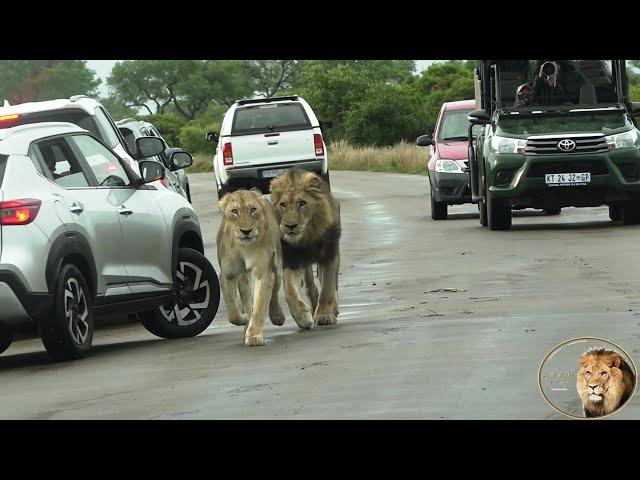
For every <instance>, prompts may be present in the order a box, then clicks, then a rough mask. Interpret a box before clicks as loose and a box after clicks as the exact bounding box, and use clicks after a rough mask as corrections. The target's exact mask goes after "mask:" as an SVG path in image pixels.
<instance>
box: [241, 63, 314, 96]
mask: <svg viewBox="0 0 640 480" xmlns="http://www.w3.org/2000/svg"><path fill="white" fill-rule="evenodd" d="M250 65H251V69H252V77H253V82H254V88H255V91H256V93H258V94H259V95H262V96H264V97H273V96H275V95H276V94H277V93H278V92H281V91H284V90H291V89H294V88H295V87H296V86H297V82H298V77H299V76H300V72H301V71H302V65H303V62H302V61H299V60H254V61H252V62H251V63H250Z"/></svg>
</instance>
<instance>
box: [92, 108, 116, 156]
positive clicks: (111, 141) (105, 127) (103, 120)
mask: <svg viewBox="0 0 640 480" xmlns="http://www.w3.org/2000/svg"><path fill="white" fill-rule="evenodd" d="M96 120H97V121H98V125H100V129H101V130H102V131H103V133H104V135H103V136H102V137H103V138H104V141H105V143H106V144H107V145H109V146H110V147H111V148H114V147H115V146H116V145H118V144H119V143H120V139H119V138H118V134H117V133H116V132H115V131H114V129H113V126H112V125H111V123H110V122H109V119H108V118H107V116H106V115H105V113H104V111H103V110H102V108H100V107H96Z"/></svg>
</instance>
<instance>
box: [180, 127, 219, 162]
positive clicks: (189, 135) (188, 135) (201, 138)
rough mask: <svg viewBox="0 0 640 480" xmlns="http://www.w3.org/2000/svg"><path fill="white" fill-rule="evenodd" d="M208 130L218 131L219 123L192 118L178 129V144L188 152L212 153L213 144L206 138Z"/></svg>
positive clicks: (213, 149)
mask: <svg viewBox="0 0 640 480" xmlns="http://www.w3.org/2000/svg"><path fill="white" fill-rule="evenodd" d="M208 132H218V133H220V124H219V123H205V122H203V121H198V120H194V121H192V122H189V123H188V124H187V125H185V126H184V127H182V129H181V130H180V136H179V139H180V146H181V147H182V148H184V149H185V150H186V151H187V152H190V153H194V154H195V153H207V152H211V153H213V152H214V151H215V144H212V143H209V142H208V141H207V140H206V134H207V133H208Z"/></svg>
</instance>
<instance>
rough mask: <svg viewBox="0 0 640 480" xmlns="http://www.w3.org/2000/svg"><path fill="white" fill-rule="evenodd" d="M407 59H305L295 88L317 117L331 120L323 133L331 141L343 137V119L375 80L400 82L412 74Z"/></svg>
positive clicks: (412, 68)
mask: <svg viewBox="0 0 640 480" xmlns="http://www.w3.org/2000/svg"><path fill="white" fill-rule="evenodd" d="M414 70H415V62H413V61H411V60H349V61H343V60H314V61H306V62H305V63H304V65H303V68H302V72H301V73H300V77H299V86H298V88H297V90H298V92H299V94H300V95H302V96H303V97H304V98H305V99H306V100H307V101H309V103H310V104H311V105H312V106H313V109H314V110H315V112H316V114H317V115H318V117H319V118H320V119H321V120H330V121H332V122H333V129H332V130H330V131H328V132H327V137H328V138H330V139H332V140H337V139H340V138H346V136H347V133H346V125H345V118H346V116H347V114H348V112H350V111H351V110H352V109H353V108H354V107H355V106H356V105H357V104H358V103H360V102H362V101H364V100H366V92H367V90H368V88H369V87H370V86H371V85H372V84H375V83H383V84H397V85H399V84H401V83H403V82H406V81H407V80H408V79H409V78H411V77H412V76H413V72H414Z"/></svg>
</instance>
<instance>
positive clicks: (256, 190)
mask: <svg viewBox="0 0 640 480" xmlns="http://www.w3.org/2000/svg"><path fill="white" fill-rule="evenodd" d="M249 191H250V192H252V193H253V194H254V195H255V196H256V197H261V196H262V190H260V189H259V188H258V187H253V188H252V189H251V190H249Z"/></svg>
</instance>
